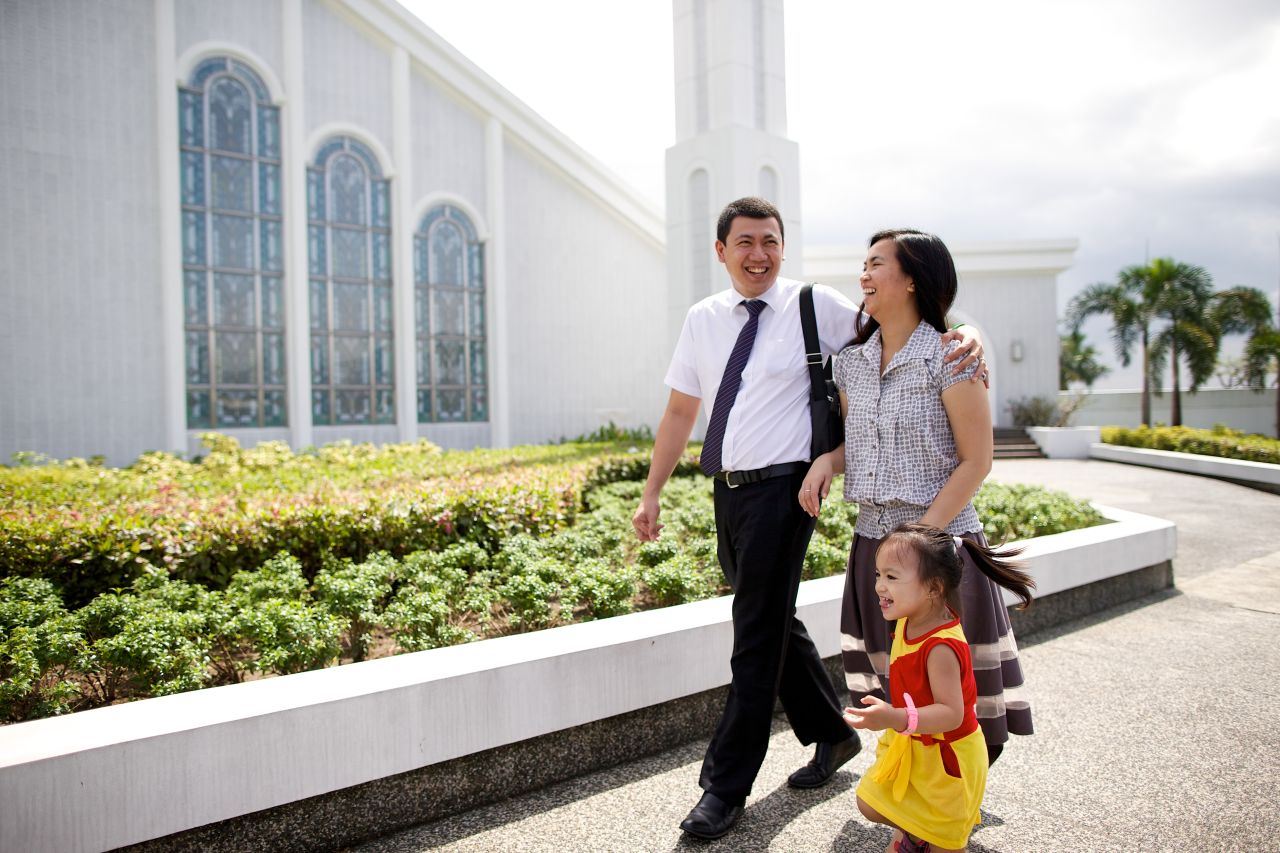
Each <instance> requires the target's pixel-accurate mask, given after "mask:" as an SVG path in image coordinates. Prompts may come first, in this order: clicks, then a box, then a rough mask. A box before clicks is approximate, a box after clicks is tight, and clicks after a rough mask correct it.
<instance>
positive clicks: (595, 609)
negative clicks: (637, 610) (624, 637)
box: [564, 557, 636, 619]
mask: <svg viewBox="0 0 1280 853" xmlns="http://www.w3.org/2000/svg"><path fill="white" fill-rule="evenodd" d="M635 594H636V580H635V573H634V572H633V571H632V570H631V569H630V568H628V567H626V566H621V567H619V566H616V565H614V564H612V563H610V562H608V561H607V560H603V559H600V558H598V557H597V558H593V559H589V560H583V561H582V562H581V563H577V564H576V565H574V566H573V570H572V572H570V573H568V577H567V582H566V584H565V590H564V597H565V599H566V600H568V601H571V602H573V603H574V605H575V606H576V607H580V608H582V609H583V611H584V612H583V613H582V615H583V616H586V617H587V618H589V619H604V618H607V617H609V616H619V615H621V614H623V613H629V612H631V610H632V599H633V598H634V597H635Z"/></svg>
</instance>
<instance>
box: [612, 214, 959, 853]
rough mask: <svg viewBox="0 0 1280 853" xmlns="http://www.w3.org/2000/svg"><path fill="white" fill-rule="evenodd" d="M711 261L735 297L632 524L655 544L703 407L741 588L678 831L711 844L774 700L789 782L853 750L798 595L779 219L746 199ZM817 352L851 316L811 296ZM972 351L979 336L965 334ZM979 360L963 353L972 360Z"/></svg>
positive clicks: (729, 218) (687, 379) (722, 528)
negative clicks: (717, 704) (791, 766)
mask: <svg viewBox="0 0 1280 853" xmlns="http://www.w3.org/2000/svg"><path fill="white" fill-rule="evenodd" d="M716 256H717V257H718V258H719V260H720V262H721V263H722V264H724V266H725V269H726V271H727V272H728V273H729V278H730V279H731V281H732V284H733V287H732V288H730V289H729V290H726V291H723V292H721V293H717V294H715V295H713V296H710V297H708V298H706V299H704V300H702V301H701V302H699V303H698V304H697V305H694V306H693V307H692V308H690V309H689V312H688V315H687V316H686V317H685V323H684V328H683V329H682V330H681V333H680V339H679V341H678V343H677V344H676V350H675V354H674V356H673V357H672V360H671V366H670V368H669V369H668V371H667V376H666V384H667V385H668V386H670V388H671V396H670V399H669V400H668V403H667V409H666V412H665V413H664V414H663V416H662V421H661V423H660V424H659V426H658V434H657V437H656V440H655V441H654V448H653V462H652V465H651V466H650V470H649V478H648V481H647V482H646V483H645V489H644V494H643V496H642V497H641V501H640V506H639V508H638V509H637V510H636V513H635V515H634V517H633V518H632V525H633V526H634V527H635V531H636V535H637V536H638V537H639V538H640V540H641V541H646V542H648V541H653V540H655V539H657V538H658V534H659V532H660V531H661V529H662V525H661V524H660V523H659V522H658V516H659V513H660V506H659V498H660V496H661V493H662V488H663V486H664V485H665V484H666V482H667V480H668V479H669V478H670V476H671V472H672V471H673V470H674V469H675V465H676V462H677V461H679V458H680V456H681V454H683V453H684V450H685V447H686V445H687V444H688V442H689V436H690V434H691V433H692V430H693V427H694V423H695V422H696V420H697V417H698V407H699V404H700V401H702V400H706V401H707V416H708V417H707V419H708V426H707V435H706V438H705V439H704V443H703V449H702V458H701V462H702V467H703V470H704V471H705V472H706V473H708V474H710V475H712V476H714V477H715V480H716V483H715V486H714V489H715V499H714V503H715V513H716V535H717V539H718V554H719V559H720V566H721V568H722V569H723V571H724V574H725V577H726V579H727V580H728V582H729V585H730V587H731V588H732V589H733V592H734V599H733V654H732V658H731V660H730V667H731V670H732V682H731V683H730V686H729V697H728V700H727V702H726V704H725V710H724V713H723V714H722V716H721V718H720V722H719V725H718V726H717V728H716V731H715V734H714V735H713V736H712V738H711V743H710V745H709V746H708V747H707V753H706V757H705V759H704V760H703V764H702V773H701V776H700V778H699V780H698V784H699V785H700V786H701V787H702V789H703V791H704V793H703V796H702V799H700V800H699V801H698V804H697V805H696V806H694V808H693V810H692V811H691V812H689V816H688V817H687V818H685V820H684V821H683V822H682V823H681V824H680V828H681V829H683V830H684V831H685V832H687V833H689V834H690V835H693V836H696V837H699V838H708V839H709V838H719V837H720V836H722V835H724V834H725V833H726V832H728V831H729V829H730V828H732V826H733V824H734V823H735V822H736V821H737V820H738V818H739V817H740V816H741V815H742V808H743V804H744V803H745V801H746V798H747V795H748V794H750V792H751V786H752V784H753V783H754V781H755V777H756V774H757V773H758V772H759V770H760V765H761V763H762V762H763V761H764V756H765V752H766V751H767V749H768V746H769V729H770V724H771V718H772V715H773V707H774V701H775V699H781V701H782V706H783V709H784V710H785V711H786V713H787V718H788V720H789V721H790V723H791V727H792V729H793V730H794V731H795V734H796V737H797V738H799V740H800V742H801V743H803V744H805V745H808V744H810V743H816V744H817V747H816V749H815V751H814V757H813V760H811V761H810V762H809V763H808V764H807V765H805V766H804V767H802V768H800V769H799V770H797V771H796V772H795V773H793V774H791V777H790V778H789V779H788V784H790V785H791V786H792V787H796V788H817V787H819V786H821V785H825V784H826V783H827V782H828V781H830V779H831V777H832V776H833V775H834V774H835V772H836V771H837V770H838V769H839V768H840V767H841V765H843V764H844V763H845V762H847V761H848V760H849V759H851V758H852V757H853V756H854V755H856V754H857V753H858V750H859V748H860V746H861V743H860V741H859V740H858V737H857V735H856V734H854V733H853V732H852V730H851V729H850V728H849V726H848V725H847V724H846V723H845V722H844V720H843V719H842V717H841V707H840V703H839V701H838V700H837V698H836V693H835V689H834V688H833V686H832V684H831V679H830V678H829V677H828V676H827V673H826V670H825V669H824V667H823V664H822V661H821V659H820V657H819V656H818V652H817V649H816V647H815V646H814V644H813V641H812V640H811V639H810V638H809V634H808V632H807V631H806V630H805V627H804V624H803V623H802V622H801V621H800V620H799V619H796V618H795V601H796V593H797V590H798V587H799V583H800V571H801V568H802V567H803V563H804V555H805V549H806V548H807V547H808V545H809V538H810V536H811V535H812V534H813V528H814V519H813V518H811V517H810V516H809V515H808V514H807V513H806V512H805V511H804V510H803V509H802V508H801V506H800V503H799V501H798V500H797V496H798V493H799V490H800V488H801V483H802V481H803V480H804V476H805V473H806V472H807V471H808V468H809V459H810V453H809V444H810V439H811V436H812V427H811V421H810V414H809V372H808V368H807V366H806V362H805V348H804V338H803V332H802V330H801V325H800V305H799V302H800V289H801V286H802V285H801V282H798V281H794V280H791V279H785V278H779V277H778V272H779V270H780V269H781V266H782V261H783V226H782V216H781V214H779V213H778V210H777V208H775V207H774V206H773V205H772V204H770V203H769V202H767V201H765V200H763V199H759V198H742V199H738V200H737V201H735V202H732V203H730V204H729V205H728V206H727V207H725V209H724V210H723V211H722V212H721V214H720V219H719V222H718V225H717V228H716ZM813 296H814V308H815V314H816V315H817V326H818V337H819V341H820V344H821V347H822V352H823V354H824V355H830V354H831V353H833V352H836V351H838V350H839V349H840V348H841V347H842V346H844V344H845V343H847V342H848V341H849V339H850V338H852V337H853V333H854V332H853V330H854V321H855V318H856V316H857V313H858V309H857V308H856V307H855V306H854V305H853V303H851V302H850V301H849V300H848V299H846V298H845V297H843V296H841V295H840V294H839V293H837V292H836V291H835V290H833V289H831V288H828V287H823V286H815V287H814V289H813ZM969 339H970V340H969V347H970V348H971V349H973V348H974V346H975V344H976V339H974V337H973V336H972V335H970V336H969ZM980 354H981V348H980V347H977V348H976V351H975V352H973V353H971V354H970V357H971V358H972V357H978V356H980Z"/></svg>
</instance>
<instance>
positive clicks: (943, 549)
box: [880, 521, 1036, 613]
mask: <svg viewBox="0 0 1280 853" xmlns="http://www.w3.org/2000/svg"><path fill="white" fill-rule="evenodd" d="M895 540H897V541H898V542H899V543H901V544H902V545H905V546H907V547H908V548H910V549H911V550H912V551H913V552H914V553H915V554H916V557H917V558H918V560H917V562H918V563H919V568H920V581H921V583H924V584H928V583H930V582H936V583H937V584H938V586H939V587H940V588H941V590H942V597H943V600H945V601H946V602H947V604H948V605H950V607H951V609H952V610H954V611H955V612H956V613H959V612H960V595H959V592H960V578H961V576H962V575H963V574H964V560H963V558H962V557H961V554H960V548H964V550H966V551H968V552H969V556H970V557H972V558H973V562H974V564H975V565H977V567H978V569H979V570H980V571H981V572H982V573H983V574H984V575H986V576H987V577H989V578H991V580H993V581H994V582H995V583H997V584H999V585H1000V586H1002V587H1004V588H1005V589H1007V590H1009V591H1011V592H1012V593H1013V594H1014V595H1016V596H1018V598H1020V599H1022V604H1020V605H1019V606H1018V609H1019V610H1025V609H1027V607H1028V606H1029V605H1030V604H1031V590H1032V589H1034V588H1035V585H1036V582H1035V581H1034V580H1033V579H1032V577H1031V575H1029V574H1027V573H1026V572H1024V571H1023V570H1022V569H1023V568H1024V567H1025V566H1026V564H1025V563H1021V562H1017V561H1014V560H1011V559H1010V558H1011V557H1016V556H1018V555H1019V554H1021V553H1022V549H1021V548H1007V549H1001V550H999V551H996V550H993V549H991V548H988V547H986V546H984V545H980V544H979V543H977V542H974V541H973V540H972V539H963V538H962V539H960V543H961V544H960V546H959V547H957V545H956V537H953V536H952V535H951V534H950V533H947V532H946V531H945V530H939V529H938V528H936V527H930V526H929V525H927V524H920V523H919V522H915V521H912V522H908V523H907V524H901V525H899V526H898V527H896V528H895V529H894V531H893V532H892V533H890V534H889V535H888V536H886V537H885V538H884V539H883V540H882V541H881V542H880V547H881V548H884V547H885V546H886V545H888V544H889V543H890V542H893V541H895Z"/></svg>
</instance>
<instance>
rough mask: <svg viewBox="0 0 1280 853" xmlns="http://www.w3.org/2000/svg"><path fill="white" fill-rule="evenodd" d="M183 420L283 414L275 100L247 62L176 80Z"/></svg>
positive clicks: (199, 423)
mask: <svg viewBox="0 0 1280 853" xmlns="http://www.w3.org/2000/svg"><path fill="white" fill-rule="evenodd" d="M178 130H179V144H180V146H181V150H180V154H179V157H180V159H181V171H182V184H181V186H182V270H183V272H182V276H183V310H184V315H185V318H184V330H185V335H186V346H185V348H186V367H187V374H186V386H187V427H188V428H189V429H196V428H201V427H208V428H221V427H266V426H285V425H286V424H287V421H288V418H287V414H286V411H285V354H284V288H283V286H282V276H283V275H284V252H283V248H282V244H281V240H282V230H281V219H280V214H281V208H280V110H279V108H278V107H273V106H271V103H270V98H269V97H268V93H267V88H266V86H264V85H263V84H262V80H261V79H260V78H259V77H258V75H257V74H256V73H255V72H254V71H253V69H251V68H250V67H249V66H247V65H245V64H244V63H243V62H240V61H238V60H234V59H230V58H227V57H216V58H213V59H207V60H205V61H204V62H202V63H200V65H199V66H198V67H197V68H196V70H195V71H194V72H193V73H192V75H191V79H190V82H189V83H188V85H186V86H182V87H180V88H179V90H178Z"/></svg>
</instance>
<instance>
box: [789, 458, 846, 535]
mask: <svg viewBox="0 0 1280 853" xmlns="http://www.w3.org/2000/svg"><path fill="white" fill-rule="evenodd" d="M836 450H838V451H839V452H840V453H841V454H843V453H844V445H843V444H842V445H840V446H839V447H837V448H836ZM836 450H833V451H831V453H835V452H836ZM831 453H824V454H822V455H821V456H819V457H818V458H817V459H815V460H813V464H812V465H810V466H809V473H808V474H806V475H805V477H804V484H803V485H801V486H800V494H799V495H798V497H799V500H800V506H801V508H802V509H804V511H805V512H807V513H809V515H811V516H813V517H814V518H817V517H818V513H819V512H821V511H822V502H823V501H824V500H826V499H827V493H828V492H830V491H831V479H832V478H833V477H834V476H835V468H834V465H833V464H832V460H831Z"/></svg>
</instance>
